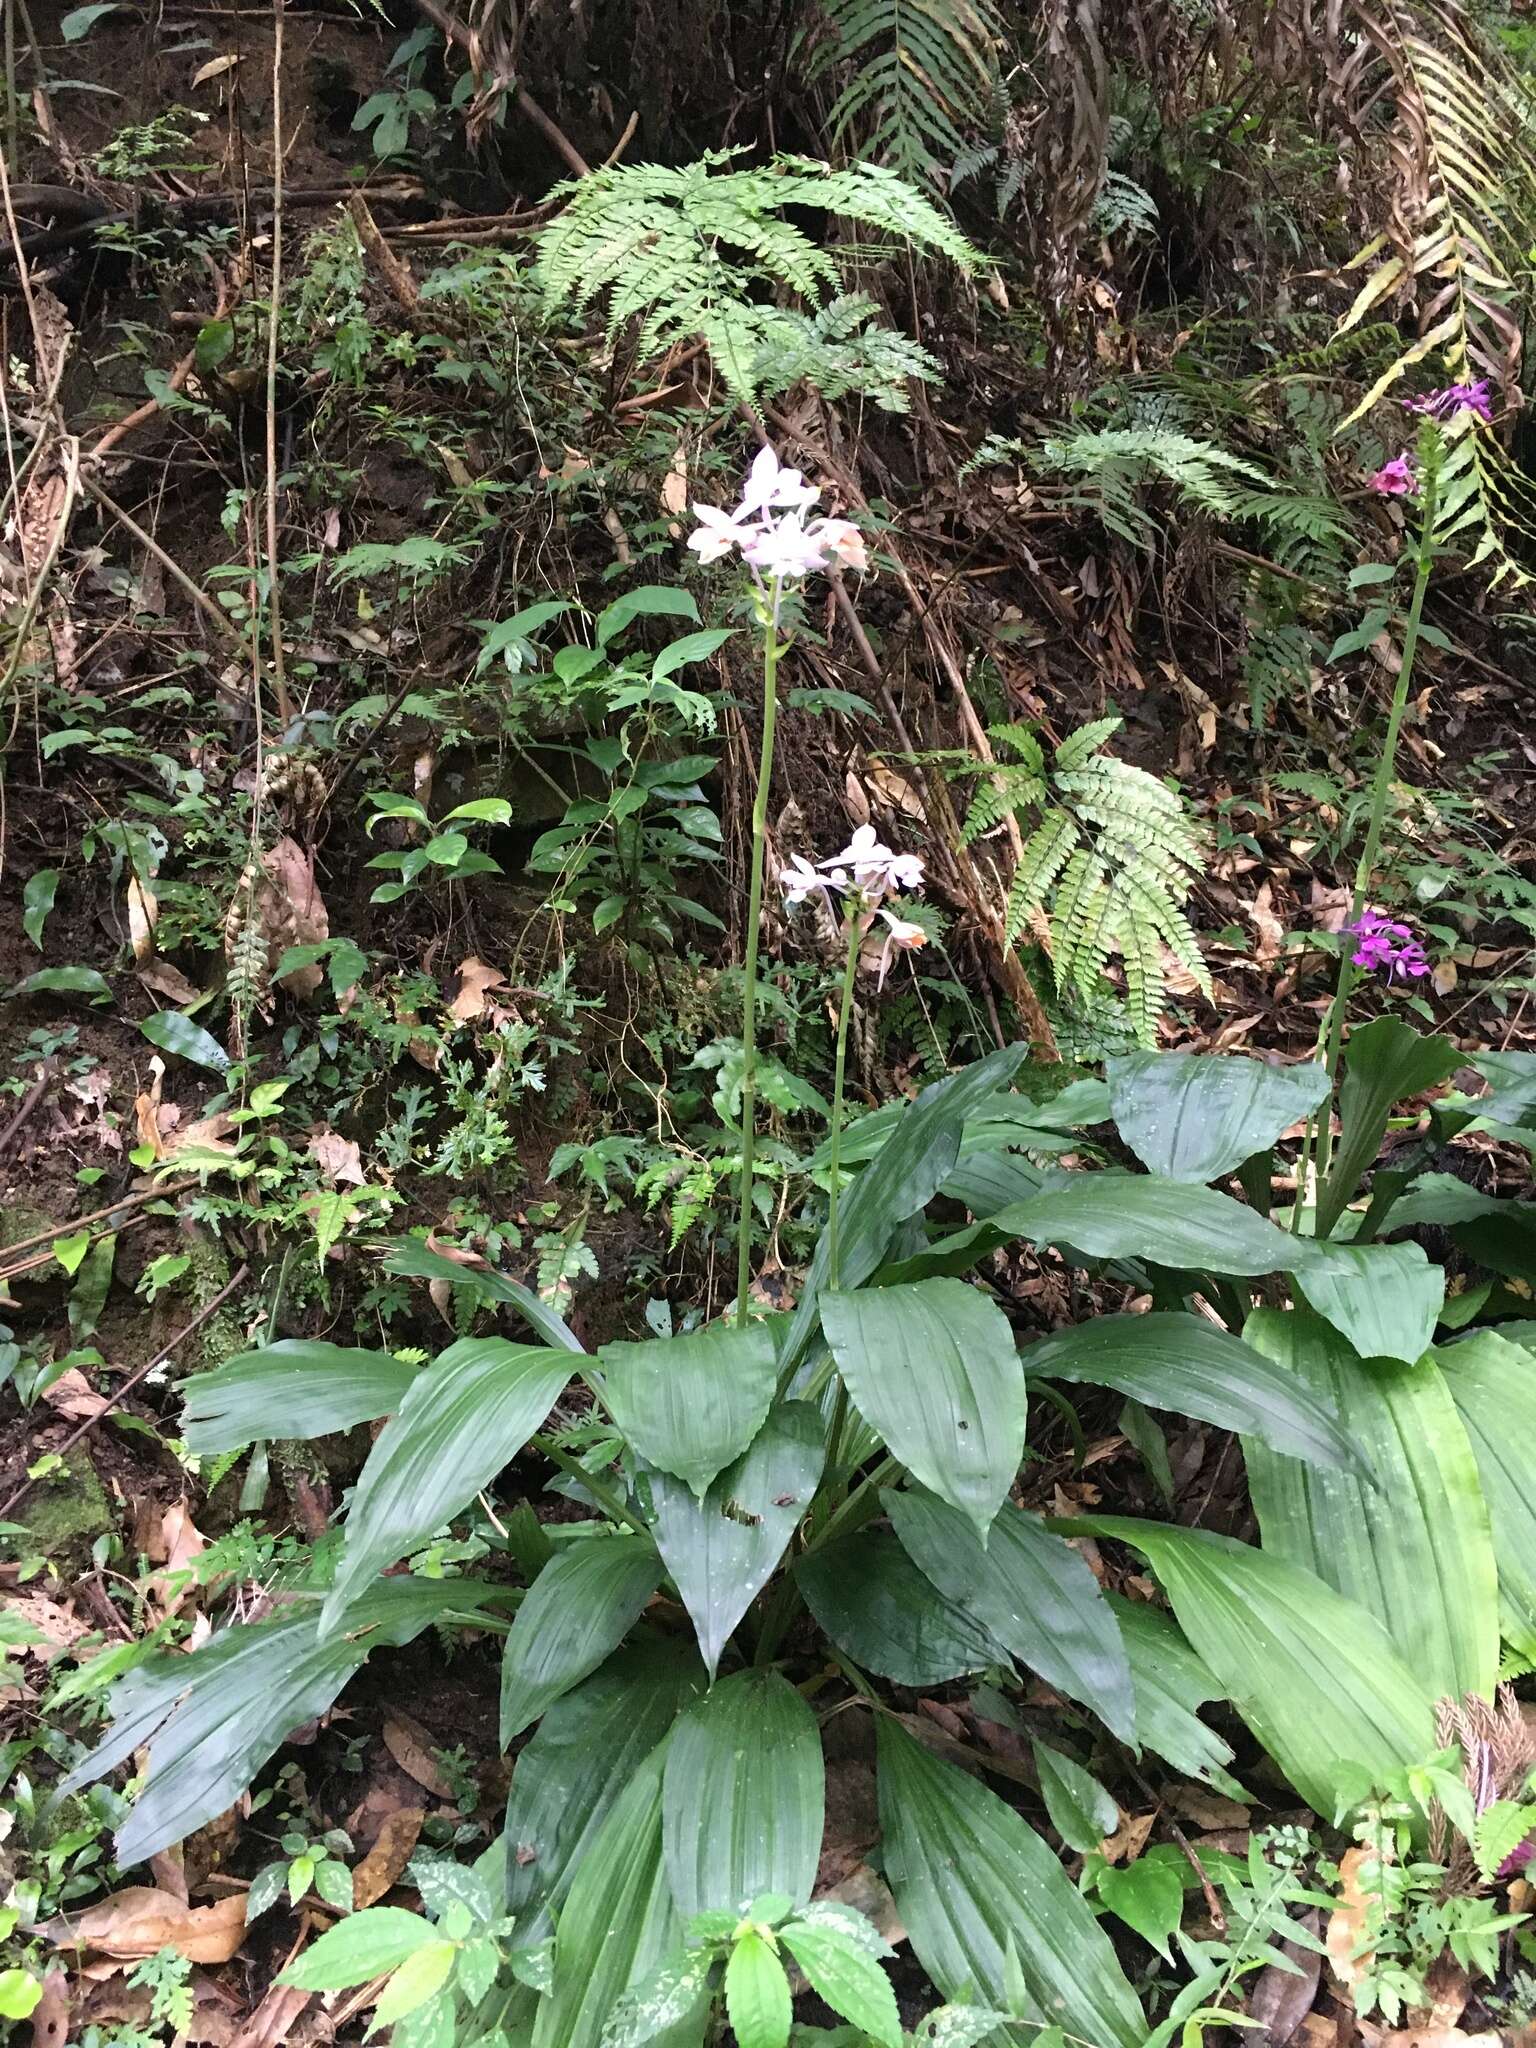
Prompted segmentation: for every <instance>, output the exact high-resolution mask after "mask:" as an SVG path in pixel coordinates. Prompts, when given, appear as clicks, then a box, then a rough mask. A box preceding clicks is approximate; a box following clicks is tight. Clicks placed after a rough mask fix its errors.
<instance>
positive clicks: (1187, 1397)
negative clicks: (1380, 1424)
mask: <svg viewBox="0 0 1536 2048" xmlns="http://www.w3.org/2000/svg"><path fill="white" fill-rule="evenodd" d="M1020 1355H1021V1356H1022V1358H1023V1360H1024V1371H1025V1374H1026V1376H1027V1377H1029V1378H1036V1379H1048V1380H1068V1381H1074V1382H1076V1381H1087V1382H1088V1383H1089V1384H1090V1385H1092V1386H1096V1387H1114V1388H1115V1389H1116V1391H1117V1392H1119V1393H1122V1394H1128V1395H1129V1396H1130V1398H1131V1399H1132V1400H1133V1401H1141V1402H1144V1403H1145V1404H1146V1405H1147V1406H1148V1407H1149V1408H1170V1409H1172V1410H1174V1412H1175V1413H1177V1414H1179V1415H1192V1416H1194V1417H1195V1418H1196V1419H1197V1420H1198V1421H1201V1422H1213V1423H1215V1425H1216V1427H1217V1428H1218V1429H1235V1430H1241V1431H1242V1432H1243V1433H1244V1434H1245V1435H1249V1436H1256V1437H1259V1438H1261V1439H1262V1440H1263V1442H1265V1443H1267V1444H1272V1445H1273V1446H1274V1447H1275V1449H1276V1450H1280V1451H1288V1452H1289V1453H1290V1454H1291V1456H1292V1457H1297V1458H1305V1459H1306V1460H1307V1461H1308V1462H1309V1463H1310V1464H1314V1465H1358V1464H1359V1463H1360V1453H1359V1450H1358V1448H1357V1447H1356V1445H1355V1444H1354V1442H1353V1441H1352V1440H1351V1438H1350V1436H1349V1433H1348V1431H1347V1430H1346V1429H1345V1428H1344V1427H1343V1425H1342V1423H1341V1422H1340V1419H1339V1412H1338V1409H1337V1408H1336V1407H1335V1406H1334V1405H1333V1404H1332V1403H1331V1402H1330V1401H1327V1400H1325V1399H1323V1397H1322V1396H1321V1395H1320V1394H1318V1393H1317V1392H1315V1391H1314V1390H1313V1389H1312V1388H1311V1387H1308V1386H1306V1385H1304V1384H1302V1383H1301V1382H1299V1381H1298V1380H1297V1378H1296V1376H1295V1374H1294V1373H1291V1372H1288V1371H1286V1370H1285V1368H1284V1367H1283V1366H1277V1365H1276V1364H1275V1363H1274V1362H1273V1361H1272V1360H1271V1359H1268V1358H1266V1357H1264V1356H1263V1354H1262V1353H1260V1352H1257V1351H1255V1350H1254V1348H1253V1346H1252V1345H1251V1344H1245V1343H1244V1342H1243V1340H1242V1339H1241V1338H1240V1337H1234V1336H1233V1335H1232V1334H1231V1332H1230V1331H1227V1330H1223V1329H1221V1328H1219V1327H1218V1325H1217V1324H1215V1323H1213V1322H1210V1321H1208V1320H1207V1319H1206V1318H1205V1317H1204V1316H1194V1315H1184V1314H1179V1313H1174V1314H1153V1315H1145V1316H1095V1317H1094V1318H1093V1319H1092V1320H1091V1321H1090V1322H1086V1323H1079V1324H1077V1325H1076V1326H1075V1327H1074V1328H1069V1329H1065V1330H1059V1331H1057V1332H1056V1333H1055V1334H1054V1335H1052V1336H1049V1337H1045V1338H1043V1339H1042V1340H1041V1341H1040V1342H1039V1343H1038V1344H1031V1345H1029V1346H1028V1347H1027V1348H1026V1349H1025V1350H1024V1351H1023V1352H1022V1353H1021V1354H1020Z"/></svg>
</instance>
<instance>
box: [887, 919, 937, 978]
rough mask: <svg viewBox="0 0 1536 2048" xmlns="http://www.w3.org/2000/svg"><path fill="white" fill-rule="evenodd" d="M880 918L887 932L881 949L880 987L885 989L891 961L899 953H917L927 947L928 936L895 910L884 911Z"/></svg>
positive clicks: (918, 926)
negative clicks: (919, 949) (922, 947)
mask: <svg viewBox="0 0 1536 2048" xmlns="http://www.w3.org/2000/svg"><path fill="white" fill-rule="evenodd" d="M880 917H881V919H882V920H883V922H884V924H885V927H886V931H885V937H884V940H883V942H882V944H881V947H880V957H879V962H878V965H879V976H880V979H879V986H880V987H881V988H884V987H885V977H886V975H887V974H888V973H889V972H890V966H891V961H892V959H893V958H894V957H895V955H896V954H897V953H915V952H916V951H917V949H918V947H919V946H926V945H927V943H928V934H927V933H926V932H925V931H924V930H923V928H922V926H921V925H920V924H914V923H913V921H912V919H911V918H909V917H898V916H897V915H896V913H895V911H893V910H882V911H881V912H880Z"/></svg>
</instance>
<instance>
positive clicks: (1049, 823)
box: [1003, 811, 1077, 946]
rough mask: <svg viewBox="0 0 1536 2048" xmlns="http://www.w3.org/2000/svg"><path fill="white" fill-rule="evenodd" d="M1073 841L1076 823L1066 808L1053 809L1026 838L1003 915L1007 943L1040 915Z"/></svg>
mask: <svg viewBox="0 0 1536 2048" xmlns="http://www.w3.org/2000/svg"><path fill="white" fill-rule="evenodd" d="M1076 844H1077V826H1076V824H1075V823H1074V822H1073V819H1072V815H1071V813H1070V812H1069V811H1052V812H1051V813H1050V815H1049V816H1048V817H1047V818H1046V820H1045V822H1044V823H1043V824H1042V825H1041V826H1040V827H1039V828H1038V829H1037V830H1036V831H1034V832H1032V833H1031V834H1030V836H1029V838H1028V839H1026V840H1025V842H1024V850H1023V853H1022V854H1021V855H1020V857H1019V862H1018V865H1017V867H1016V868H1015V869H1014V873H1013V886H1012V888H1011V889H1010V890H1009V891H1008V907H1007V910H1006V912H1005V913H1004V918H1003V936H1004V939H1005V941H1006V943H1007V944H1008V945H1010V946H1014V945H1017V944H1018V941H1019V935H1020V933H1021V932H1022V931H1023V930H1024V927H1025V926H1026V925H1028V924H1033V922H1034V921H1035V919H1036V918H1037V917H1038V916H1039V914H1040V911H1041V909H1042V908H1043V906H1044V903H1045V899H1046V897H1047V896H1048V895H1049V893H1050V890H1051V887H1052V885H1053V884H1054V882H1055V881H1056V878H1057V876H1058V875H1059V874H1060V873H1061V871H1062V869H1063V868H1064V867H1065V866H1066V864H1067V862H1068V860H1069V859H1070V858H1071V855H1072V850H1073V848H1074V847H1075V846H1076Z"/></svg>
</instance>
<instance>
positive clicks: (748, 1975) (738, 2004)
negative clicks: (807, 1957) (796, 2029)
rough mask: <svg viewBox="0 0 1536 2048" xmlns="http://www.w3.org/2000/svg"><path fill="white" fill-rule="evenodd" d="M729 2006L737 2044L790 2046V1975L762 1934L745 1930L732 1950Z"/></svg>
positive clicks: (768, 2047) (770, 2047)
mask: <svg viewBox="0 0 1536 2048" xmlns="http://www.w3.org/2000/svg"><path fill="white" fill-rule="evenodd" d="M725 2010H726V2014H727V2017H728V2018H729V2020H730V2022H731V2032H732V2033H733V2034H734V2035H735V2036H736V2042H737V2048H788V2042H789V2025H790V2020H791V2019H792V2017H793V2011H792V2007H791V2003H790V1996H789V1979H788V1978H787V1977H786V1976H785V1974H784V1965H783V1964H782V1963H781V1962H780V1961H779V1958H778V1956H777V1955H776V1953H775V1952H774V1950H773V1949H771V1948H770V1947H769V1946H768V1944H767V1942H766V1941H764V1939H763V1937H762V1936H761V1935H760V1934H754V1933H748V1934H744V1935H743V1936H742V1937H741V1939H740V1940H739V1941H738V1942H737V1943H736V1945H735V1947H734V1948H733V1949H732V1950H731V1954H730V1960H729V1961H728V1962H727V1963H726V1966H725Z"/></svg>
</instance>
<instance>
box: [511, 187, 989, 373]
mask: <svg viewBox="0 0 1536 2048" xmlns="http://www.w3.org/2000/svg"><path fill="white" fill-rule="evenodd" d="M736 154H738V152H736V151H732V150H717V151H713V152H711V153H710V154H709V155H707V156H705V157H702V158H701V159H700V160H699V161H698V162H697V163H694V164H689V165H686V166H684V167H682V168H681V169H677V168H672V167H669V166H667V165H664V164H618V165H613V166H610V167H609V168H607V169H604V170H600V171H594V172H593V173H592V174H591V175H590V176H589V177H585V178H581V179H579V180H576V181H574V182H572V183H569V184H567V185H564V186H562V187H561V188H560V190H559V196H560V197H563V198H564V199H565V200H566V201H567V204H566V205H565V207H564V209H563V211H562V212H560V213H559V214H558V215H557V216H556V217H555V219H554V220H553V221H551V222H550V224H549V226H548V227H546V228H545V229H544V230H543V231H542V233H541V234H540V236H539V239H538V255H537V260H536V264H535V273H534V274H535V278H536V281H537V283H538V286H539V290H540V292H541V294H542V296H543V299H544V302H545V305H546V307H547V308H548V309H549V310H550V311H551V312H559V311H566V312H570V313H574V314H576V315H577V316H582V315H585V314H587V313H588V312H589V311H590V310H591V308H592V307H593V306H595V305H597V304H598V303H599V302H601V301H604V300H606V303H607V317H606V323H605V325H606V333H607V336H608V338H609V340H610V341H611V340H612V339H613V337H614V336H615V335H616V334H617V333H618V332H619V330H620V329H621V328H623V327H625V326H628V325H630V324H631V323H633V324H634V325H635V327H636V330H637V332H636V341H637V346H638V348H639V352H640V355H641V357H642V359H650V358H652V357H655V356H658V355H660V354H662V353H663V352H664V351H665V350H666V349H667V348H669V347H671V346H672V344H673V343H675V342H679V341H694V340H702V341H703V342H704V343H705V344H706V346H707V347H708V349H709V352H710V355H711V357H712V358H713V360H714V363H715V367H716V368H717V370H718V371H719V373H720V376H721V378H722V379H723V381H724V382H725V384H726V386H727V387H728V389H729V390H730V391H731V393H732V394H733V395H734V396H735V397H737V398H739V399H741V400H743V401H744V402H746V403H747V404H753V403H755V401H756V398H757V396H758V394H759V393H760V392H761V391H762V390H764V389H769V388H771V389H774V390H780V391H781V390H783V389H785V388H786V384H785V381H784V375H783V373H784V367H785V364H786V361H791V362H792V363H793V365H794V368H795V374H796V375H803V376H805V377H807V378H808V379H809V380H810V381H812V382H814V383H819V384H820V385H821V386H822V388H824V389H825V390H826V391H827V393H828V395H829V396H833V397H837V396H842V395H845V394H846V393H848V392H850V391H858V392H861V393H865V394H867V395H868V396H870V397H872V398H873V399H874V401H875V403H876V404H879V405H884V406H886V407H887V408H888V409H897V408H899V407H900V406H901V405H903V404H904V403H905V392H904V389H903V385H904V381H905V379H906V378H907V377H909V376H921V377H926V376H931V375H932V374H933V364H932V361H931V359H930V358H929V357H928V355H927V353H926V352H925V351H924V350H922V349H920V348H919V347H918V346H917V344H916V343H915V342H911V341H908V340H907V339H906V338H905V337H904V336H901V335H898V334H895V333H893V332H891V331H889V330H886V329H882V328H879V327H878V326H876V325H875V324H874V319H873V316H874V310H875V309H874V304H873V301H871V300H868V299H854V300H847V299H841V300H840V299H839V298H838V296H837V294H838V293H839V291H840V288H841V285H842V280H843V271H842V269H841V268H840V267H839V263H840V261H841V262H843V263H847V262H848V261H850V260H851V259H850V254H849V251H848V250H846V249H843V250H840V251H839V252H838V256H837V257H834V256H833V255H832V254H831V253H829V251H828V250H827V249H825V248H823V247H822V246H821V245H820V244H819V243H817V242H815V241H813V240H812V239H811V237H810V236H809V235H808V234H807V233H806V232H805V230H804V229H803V228H801V227H800V226H799V225H798V224H797V223H796V222H795V221H793V220H790V219H788V218H786V213H787V210H788V209H789V208H791V207H816V208H819V209H820V210H821V211H822V212H825V213H829V214H833V215H836V216H838V217H839V218H841V219H845V220H851V221H857V222H858V223H859V224H860V225H861V226H864V227H867V228H872V229H874V230H876V231H877V232H878V233H880V234H881V235H883V236H887V237H889V238H890V240H891V242H892V243H895V244H899V245H902V246H913V245H915V246H917V247H918V248H922V249H931V250H934V251H936V252H937V253H939V254H941V255H945V256H948V257H949V258H950V259H951V260H952V261H954V262H956V263H958V264H960V265H961V266H962V267H964V268H967V269H970V268H973V267H974V266H975V265H976V264H977V263H979V262H980V260H981V259H980V258H979V256H978V255H977V253H976V251H975V250H974V249H973V248H972V247H971V244H970V243H969V242H968V241H967V240H966V238H965V236H964V235H962V234H961V233H960V231H959V229H958V228H957V227H956V226H955V224H954V222H953V221H952V220H950V219H949V218H948V217H947V215H945V214H943V213H941V212H940V211H939V209H938V208H937V207H935V206H934V205H933V204H932V203H931V201H929V200H928V199H926V198H925V197H924V196H923V194H922V193H920V192H918V191H916V190H914V189H913V187H912V186H911V185H909V184H907V183H906V182H905V181H904V180H903V179H901V178H899V177H897V176H896V175H895V174H894V173H893V172H891V171H889V170H887V169H885V168H884V167H883V166H881V165H877V164H856V165H850V166H849V167H847V168H846V169H842V170H834V169H833V168H832V166H831V165H829V164H819V163H815V162H813V161H811V160H810V159H808V158H804V157H782V158H779V159H777V160H776V161H775V162H774V163H773V164H770V165H768V166H767V167H766V168H763V169H757V168H754V169H750V170H746V169H737V168H733V167H732V166H731V160H732V158H733V157H734V156H735V155H736ZM786 296H792V297H794V298H798V299H800V300H802V301H804V302H805V303H806V304H807V305H809V306H810V308H811V309H812V311H811V313H810V314H809V315H807V314H805V313H801V312H798V311H796V310H794V309H793V308H790V307H786V306H785V305H784V304H783V303H782V301H783V300H784V299H785V297H786ZM829 298H830V303H827V301H828V300H829ZM822 323H828V324H822Z"/></svg>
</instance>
